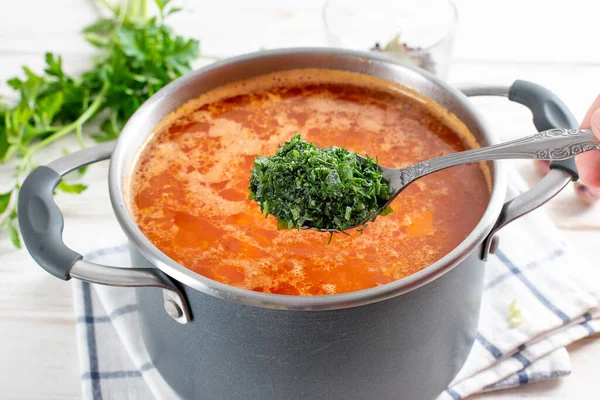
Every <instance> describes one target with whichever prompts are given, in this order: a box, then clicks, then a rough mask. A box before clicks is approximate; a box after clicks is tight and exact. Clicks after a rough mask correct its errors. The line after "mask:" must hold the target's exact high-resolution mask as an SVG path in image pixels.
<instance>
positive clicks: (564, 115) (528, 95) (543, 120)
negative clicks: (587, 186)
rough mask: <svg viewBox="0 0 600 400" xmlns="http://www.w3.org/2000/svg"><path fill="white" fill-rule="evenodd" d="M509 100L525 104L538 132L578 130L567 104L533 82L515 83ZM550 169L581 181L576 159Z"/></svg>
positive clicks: (551, 166) (552, 164)
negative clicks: (564, 129) (558, 170)
mask: <svg viewBox="0 0 600 400" xmlns="http://www.w3.org/2000/svg"><path fill="white" fill-rule="evenodd" d="M508 99H509V100H511V101H514V102H516V103H519V104H523V105H524V106H526V107H527V108H529V109H530V110H531V113H532V114H533V124H534V125H535V127H536V129H537V130H538V131H540V132H541V131H545V130H548V129H554V128H568V129H577V128H578V127H579V123H577V120H576V119H575V116H574V115H573V114H572V113H571V111H570V110H569V109H568V108H567V106H566V105H565V103H563V101H562V100H561V99H559V98H558V96H556V95H555V94H554V93H552V92H551V91H550V90H548V89H546V88H545V87H543V86H540V85H538V84H536V83H533V82H528V81H521V80H517V81H515V82H514V83H513V84H512V85H511V87H510V90H509V92H508ZM550 169H562V170H564V171H566V172H568V173H570V174H571V175H572V176H573V180H574V181H576V180H577V179H579V172H578V171H577V166H576V165H575V158H574V157H571V158H568V159H566V160H560V161H553V162H552V163H551V164H550Z"/></svg>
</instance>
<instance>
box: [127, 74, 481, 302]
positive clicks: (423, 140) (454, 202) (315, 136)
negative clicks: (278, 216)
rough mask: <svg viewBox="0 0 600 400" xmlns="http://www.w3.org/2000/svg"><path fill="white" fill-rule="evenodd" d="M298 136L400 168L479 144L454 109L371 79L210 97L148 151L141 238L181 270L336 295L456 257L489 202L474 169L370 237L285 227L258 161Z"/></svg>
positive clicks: (409, 204)
mask: <svg viewBox="0 0 600 400" xmlns="http://www.w3.org/2000/svg"><path fill="white" fill-rule="evenodd" d="M295 133H300V134H301V135H302V137H303V138H304V139H305V140H307V141H309V142H313V143H315V144H317V145H318V146H323V147H329V146H338V147H346V148H347V149H348V150H350V151H353V152H358V153H360V154H368V155H370V156H371V157H373V158H374V157H375V156H377V157H378V158H379V163H380V164H381V165H384V166H388V167H404V166H407V165H410V164H413V163H416V162H419V161H422V160H424V159H428V158H431V157H436V156H440V155H443V154H448V153H452V152H456V151H460V150H464V149H466V148H468V147H472V146H476V143H475V142H474V140H473V138H472V137H471V136H470V135H469V132H468V131H467V129H466V128H465V127H464V125H463V124H462V123H461V122H460V121H458V120H457V119H456V118H455V117H453V116H452V115H449V114H448V113H447V112H446V111H444V110H443V109H442V108H441V107H439V106H437V105H436V104H432V103H431V102H429V101H426V100H425V99H424V98H422V97H420V96H419V95H417V94H416V93H413V92H411V91H410V90H408V89H406V88H403V87H401V86H398V85H394V84H391V83H389V82H387V81H383V80H379V79H376V78H373V77H367V76H364V75H360V74H355V73H348V72H341V71H326V70H296V71H288V72H281V73H275V74H271V75H265V76H262V77H258V78H252V79H250V80H247V81H242V82H237V83H234V84H231V85H227V86H224V87H221V88H217V89H214V90H212V91H210V92H208V93H204V94H202V96H200V97H199V98H198V99H196V100H193V101H190V102H188V103H186V104H185V105H184V106H182V107H181V108H180V109H179V110H177V111H176V112H174V113H173V114H171V115H170V116H168V117H167V118H166V119H165V120H164V121H163V122H162V123H161V124H160V125H159V126H158V127H157V129H156V132H155V133H154V135H153V136H152V137H151V139H150V140H149V141H148V143H147V144H146V145H145V146H144V148H143V149H142V150H141V152H140V154H139V155H138V158H137V160H136V161H135V166H134V170H133V174H132V176H131V180H130V181H131V183H130V185H129V193H128V197H129V201H130V204H129V207H130V211H131V213H132V215H133V216H134V219H135V220H136V222H137V224H138V226H139V227H140V229H141V230H142V232H143V233H144V234H145V235H146V236H147V237H148V239H149V240H150V241H151V242H153V243H154V244H155V245H156V246H157V247H158V248H159V249H160V250H161V251H163V252H164V253H165V254H166V255H168V256H169V257H170V258H172V259H173V260H175V261H177V262H178V263H180V264H181V265H183V266H185V267H187V268H189V269H191V270H192V271H195V272H197V273H198V274H201V275H204V276H206V277H208V278H210V279H214V280H217V281H220V282H223V283H226V284H229V285H233V286H237V287H240V288H244V289H249V290H254V291H259V292H266V293H277V294H286V295H327V294H334V293H344V292H350V291H355V290H361V289H366V288H370V287H373V286H377V285H383V284H386V283H389V282H392V281H394V280H397V279H400V278H403V277H405V276H408V275H410V274H413V273H415V272H416V271H419V270H421V269H423V268H425V267H427V266H428V265H430V264H432V263H433V262H435V261H437V260H438V259H440V258H441V257H443V256H444V255H446V254H447V253H449V252H450V251H451V250H452V249H453V248H455V247H456V246H457V245H458V244H459V243H460V242H461V241H462V240H463V239H464V238H465V237H466V236H467V235H468V234H469V232H471V230H472V229H473V228H474V227H475V225H476V224H477V223H478V221H479V220H480V218H481V216H482V214H483V212H484V210H485V208H486V206H487V203H488V200H489V196H490V191H489V183H488V179H487V171H486V170H485V169H484V168H483V167H482V166H480V165H465V166H459V167H455V168H451V169H448V170H445V171H441V172H438V173H435V174H433V175H430V176H427V177H425V178H423V179H420V180H418V181H417V182H415V183H413V184H412V185H411V186H409V187H408V188H407V189H406V190H405V191H404V192H403V193H402V194H401V195H400V196H399V197H398V198H397V199H396V200H395V201H394V202H393V203H392V208H393V210H394V212H393V213H392V214H390V215H388V216H386V217H380V218H378V219H377V220H376V221H375V222H374V223H372V224H369V226H368V227H367V228H366V229H365V230H364V233H363V234H360V233H359V232H357V231H356V230H354V231H350V232H349V233H350V235H349V236H346V235H343V234H336V235H335V236H334V237H333V240H332V241H331V244H329V245H328V244H327V241H328V239H329V235H328V234H327V233H320V232H315V231H297V230H284V231H277V221H276V220H275V219H274V218H273V217H272V216H270V217H268V218H266V219H265V217H264V215H262V214H261V213H260V210H259V206H258V204H257V203H255V202H254V201H250V200H248V194H249V191H248V185H249V177H250V170H251V169H252V165H253V160H254V157H255V155H256V154H261V155H264V156H270V155H272V154H274V153H275V152H276V151H277V145H278V144H283V143H284V142H286V141H287V140H289V139H290V137H291V136H292V135H294V134H295Z"/></svg>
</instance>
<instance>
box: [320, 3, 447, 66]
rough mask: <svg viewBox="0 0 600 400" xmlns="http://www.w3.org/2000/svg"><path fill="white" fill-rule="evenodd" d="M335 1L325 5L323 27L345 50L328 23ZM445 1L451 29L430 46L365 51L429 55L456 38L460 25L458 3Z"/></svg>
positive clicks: (322, 15) (322, 13)
mask: <svg viewBox="0 0 600 400" xmlns="http://www.w3.org/2000/svg"><path fill="white" fill-rule="evenodd" d="M333 1H336V0H326V1H325V4H324V5H323V9H322V11H321V19H322V23H323V26H324V28H325V30H326V33H327V34H328V35H330V36H333V37H334V38H335V40H336V41H337V42H338V43H339V44H340V45H342V46H343V47H345V48H350V47H348V46H347V45H345V44H344V42H343V41H342V40H341V38H340V36H339V35H337V34H335V33H333V31H332V30H331V27H330V26H329V24H328V23H327V9H328V8H329V6H330V5H331V3H332V2H333ZM338 1H339V0H338ZM443 1H445V2H447V3H448V4H449V5H450V10H451V11H450V14H451V15H450V28H448V30H447V31H446V32H445V33H444V34H443V35H442V36H441V37H440V38H439V39H438V40H436V41H435V42H433V43H432V44H430V45H429V46H427V47H420V48H416V49H412V50H406V51H398V50H396V51H383V50H381V51H380V50H373V49H366V50H365V51H376V52H380V53H382V54H390V55H392V54H406V55H410V56H421V55H424V54H427V53H429V52H430V51H431V50H432V49H434V48H436V47H438V46H440V45H441V44H443V43H444V42H446V41H447V40H449V39H450V38H452V37H453V36H454V33H455V32H456V27H457V25H458V9H457V7H456V3H455V2H454V0H443ZM377 43H378V42H377Z"/></svg>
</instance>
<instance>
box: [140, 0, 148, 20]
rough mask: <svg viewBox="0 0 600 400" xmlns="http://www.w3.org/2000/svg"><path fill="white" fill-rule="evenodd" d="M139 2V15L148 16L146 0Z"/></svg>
mask: <svg viewBox="0 0 600 400" xmlns="http://www.w3.org/2000/svg"><path fill="white" fill-rule="evenodd" d="M140 3H141V10H140V15H141V17H142V18H144V19H146V17H147V16H148V0H140Z"/></svg>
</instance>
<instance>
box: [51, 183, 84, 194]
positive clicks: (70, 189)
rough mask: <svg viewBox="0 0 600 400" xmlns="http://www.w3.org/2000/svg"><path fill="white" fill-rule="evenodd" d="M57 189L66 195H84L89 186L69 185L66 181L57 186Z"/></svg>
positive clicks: (80, 184)
mask: <svg viewBox="0 0 600 400" xmlns="http://www.w3.org/2000/svg"><path fill="white" fill-rule="evenodd" d="M56 189H58V190H60V191H61V192H65V193H74V194H79V193H82V192H83V191H84V190H86V189H87V186H86V185H84V184H82V183H73V184H68V183H66V182H65V181H61V182H60V183H59V184H58V185H57V186H56Z"/></svg>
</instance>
